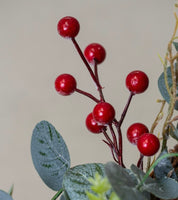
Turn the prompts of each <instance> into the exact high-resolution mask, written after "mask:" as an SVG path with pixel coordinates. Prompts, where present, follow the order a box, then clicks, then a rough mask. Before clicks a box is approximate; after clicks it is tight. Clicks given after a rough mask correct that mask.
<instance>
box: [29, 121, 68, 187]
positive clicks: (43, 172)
mask: <svg viewBox="0 0 178 200" xmlns="http://www.w3.org/2000/svg"><path fill="white" fill-rule="evenodd" d="M31 155H32V160H33V164H34V166H35V168H36V170H37V172H38V174H39V176H40V177H41V179H42V180H43V181H44V183H45V184H46V185H47V186H48V187H50V188H51V189H53V190H56V191H58V190H60V189H61V188H62V181H63V176H64V174H65V172H66V171H67V170H68V169H69V167H70V156H69V152H68V149H67V146H66V144H65V142H64V140H63V138H62V136H61V135H60V134H59V133H58V132H57V131H56V129H55V128H54V126H53V125H52V124H50V123H49V122H47V121H41V122H40V123H38V124H37V125H36V127H35V129H34V131H33V135H32V140H31Z"/></svg>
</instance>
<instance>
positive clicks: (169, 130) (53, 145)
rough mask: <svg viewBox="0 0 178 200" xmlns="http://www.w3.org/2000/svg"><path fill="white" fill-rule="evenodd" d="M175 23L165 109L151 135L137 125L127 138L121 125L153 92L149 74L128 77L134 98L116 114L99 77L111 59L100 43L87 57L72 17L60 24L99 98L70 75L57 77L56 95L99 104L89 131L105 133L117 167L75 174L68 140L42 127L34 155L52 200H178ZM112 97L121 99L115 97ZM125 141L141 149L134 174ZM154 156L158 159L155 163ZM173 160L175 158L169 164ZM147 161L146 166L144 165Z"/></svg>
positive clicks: (163, 87) (91, 167)
mask: <svg viewBox="0 0 178 200" xmlns="http://www.w3.org/2000/svg"><path fill="white" fill-rule="evenodd" d="M175 17H176V26H175V30H174V33H173V35H172V38H171V40H170V42H169V44H168V49H167V52H166V56H165V61H163V59H161V61H162V64H163V66H164V72H163V73H162V74H161V76H160V78H159V81H158V85H159V89H160V92H161V94H162V95H163V97H164V98H165V100H159V101H158V102H161V103H162V105H161V109H160V111H159V112H158V114H157V116H156V119H155V120H154V122H153V124H152V126H151V128H150V131H149V130H148V128H147V127H146V126H145V125H144V124H142V123H138V122H137V123H134V124H132V125H130V126H129V128H128V129H127V131H124V132H123V130H122V124H123V122H125V121H126V118H125V117H126V114H127V111H128V109H129V106H130V103H131V101H132V98H133V96H135V94H140V93H143V92H144V91H146V89H147V88H148V85H149V79H148V77H147V75H146V73H145V72H143V71H140V70H135V71H132V72H130V73H129V74H128V76H127V77H126V79H125V84H126V87H127V88H128V90H129V95H128V96H129V97H128V100H126V104H125V107H124V108H123V110H122V109H121V108H120V106H119V109H118V110H119V112H118V113H116V112H117V111H118V110H116V109H115V108H114V107H113V105H111V104H110V103H108V102H107V98H105V95H104V92H103V87H102V84H101V82H100V79H99V74H98V64H101V63H102V62H103V61H104V59H105V55H106V52H105V49H104V47H103V46H102V45H100V44H98V43H92V44H89V45H88V46H87V47H86V49H85V50H84V51H82V50H81V48H80V46H79V44H78V42H77V41H76V39H75V37H76V35H77V34H78V32H79V23H78V21H77V20H76V19H75V18H73V17H64V18H62V19H61V20H60V21H59V23H58V31H59V34H60V35H61V36H62V37H64V38H66V37H68V38H71V40H70V41H72V43H73V44H74V46H75V48H76V50H77V52H78V53H79V56H80V57H81V59H82V61H83V63H84V65H85V67H86V68H87V70H88V72H89V75H90V76H91V78H92V80H93V82H94V83H95V85H96V89H97V91H98V97H97V96H94V95H93V94H92V93H89V92H87V91H85V90H81V89H79V88H78V86H77V83H76V80H75V78H74V77H73V76H72V75H70V74H61V75H60V76H58V77H57V79H56V81H55V88H56V91H57V92H58V93H60V94H61V95H63V96H66V95H70V94H72V93H73V92H76V93H78V94H82V95H84V96H86V97H88V98H90V99H91V100H92V101H93V102H94V108H93V111H92V112H91V111H90V114H88V116H87V118H86V120H85V124H86V127H87V129H88V130H89V131H90V132H92V133H94V134H95V135H96V134H99V133H100V134H101V136H103V137H104V139H103V142H104V143H105V144H106V145H107V146H108V147H109V149H110V151H111V154H112V157H113V159H114V161H115V162H109V163H107V164H105V165H103V164H101V163H89V164H84V165H79V166H76V167H72V168H70V156H69V152H68V149H67V146H66V144H65V142H64V140H63V138H62V137H61V135H60V134H59V133H58V132H57V131H56V129H55V128H54V127H53V126H52V125H51V124H50V123H48V122H46V121H42V122H40V123H39V124H37V126H36V128H35V129H34V132H33V136H32V142H31V153H32V159H33V162H34V165H35V168H36V170H37V171H38V173H39V175H40V177H41V178H42V179H43V180H44V182H45V183H46V184H47V185H48V187H50V188H51V189H54V190H57V191H58V192H57V194H56V195H55V196H54V197H53V198H52V200H56V199H57V198H58V197H59V196H60V195H62V196H61V197H60V199H61V200H62V199H64V200H67V199H70V200H76V199H82V200H84V199H85V200H88V199H90V200H94V199H98V200H116V199H117V200H130V199H133V200H143V199H144V200H155V199H158V200H161V199H162V200H163V199H164V200H166V199H170V200H173V199H177V198H178V182H177V180H178V169H177V166H178V162H177V157H176V156H178V151H177V148H176V147H177V145H176V146H175V148H174V149H173V150H171V152H172V153H168V144H167V141H168V139H169V137H172V138H173V139H175V140H176V141H177V140H178V137H177V132H178V125H177V126H176V125H174V123H175V122H176V120H177V117H174V116H173V111H174V109H176V107H175V103H176V101H177V80H178V77H177V75H178V74H177V71H178V65H177V61H178V54H177V51H178V43H176V42H175V41H174V40H175V39H177V38H178V37H176V35H175V34H176V31H177V29H178V16H177V15H175ZM173 45H174V47H175V49H176V54H175V55H173V52H175V51H172V46H173ZM168 63H169V64H168ZM167 64H168V66H167ZM79 72H80V73H81V71H79ZM108 78H109V77H108ZM161 83H162V84H161ZM112 94H116V91H114V92H112ZM119 94H121V92H119ZM166 102H168V104H169V107H168V110H167V116H166V117H165V121H164V123H163V127H162V137H160V138H161V141H162V145H160V141H159V138H158V137H157V136H155V135H154V134H153V133H154V132H155V129H156V128H157V125H158V123H160V121H161V120H162V118H163V111H164V105H165V103H166ZM141 106H142V104H140V110H141ZM120 111H121V113H120ZM136 112H138V111H136ZM141 112H142V110H141ZM117 116H120V117H119V119H117V118H116V117H117ZM157 132H160V131H157ZM126 136H127V138H128V140H129V141H130V143H132V144H134V145H135V147H137V148H135V151H138V152H139V153H140V156H139V157H138V160H137V162H136V163H137V164H136V165H135V164H132V165H131V167H130V169H127V168H126V165H125V164H124V159H123V148H124V144H123V137H126ZM160 146H161V148H160ZM126 148H127V146H126ZM159 149H160V151H161V152H160V155H159V156H158V157H157V158H156V155H155V154H156V153H157V152H158V151H159ZM134 155H135V152H134ZM151 156H154V158H153V159H152V158H151ZM146 157H148V158H146ZM170 157H173V158H171V159H169V158H170ZM145 158H146V159H147V163H146V164H147V166H145V163H144V161H145ZM136 159H137V158H136ZM151 159H152V160H151ZM158 163H159V165H158ZM125 168H126V169H125ZM94 175H95V176H94ZM98 180H99V181H98ZM107 181H108V182H107ZM93 183H94V184H93ZM107 183H110V184H109V185H108V184H107ZM95 186H96V187H95ZM128 191H129V192H128ZM93 192H94V193H93ZM87 197H88V198H87Z"/></svg>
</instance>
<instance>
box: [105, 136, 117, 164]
mask: <svg viewBox="0 0 178 200" xmlns="http://www.w3.org/2000/svg"><path fill="white" fill-rule="evenodd" d="M103 142H104V143H106V144H107V145H108V146H109V148H110V150H111V153H112V157H113V159H114V161H115V162H116V163H118V164H119V162H118V160H117V159H116V156H115V152H114V149H113V146H112V145H111V144H110V143H109V142H107V141H106V140H103Z"/></svg>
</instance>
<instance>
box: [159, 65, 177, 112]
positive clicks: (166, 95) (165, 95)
mask: <svg viewBox="0 0 178 200" xmlns="http://www.w3.org/2000/svg"><path fill="white" fill-rule="evenodd" d="M167 79H168V85H169V87H170V88H171V87H172V76H171V68H170V67H168V68H167ZM158 88H159V90H160V93H161V95H162V96H163V98H164V99H165V100H166V101H167V102H168V103H169V101H170V96H169V93H168V91H167V89H166V85H165V79H164V73H162V74H161V75H160V77H159V79H158ZM177 88H178V82H177ZM176 96H178V89H177V91H176ZM175 109H176V110H178V101H176V104H175Z"/></svg>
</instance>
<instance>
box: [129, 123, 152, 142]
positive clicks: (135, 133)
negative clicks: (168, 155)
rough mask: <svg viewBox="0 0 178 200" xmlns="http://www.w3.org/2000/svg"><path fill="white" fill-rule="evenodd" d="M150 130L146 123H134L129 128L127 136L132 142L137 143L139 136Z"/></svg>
mask: <svg viewBox="0 0 178 200" xmlns="http://www.w3.org/2000/svg"><path fill="white" fill-rule="evenodd" d="M148 132H149V130H148V128H147V127H146V126H145V125H144V124H142V123H134V124H132V125H131V126H129V128H128V129H127V138H128V140H129V142H130V143H132V144H137V141H138V138H139V137H140V136H141V135H143V134H144V133H148Z"/></svg>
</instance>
